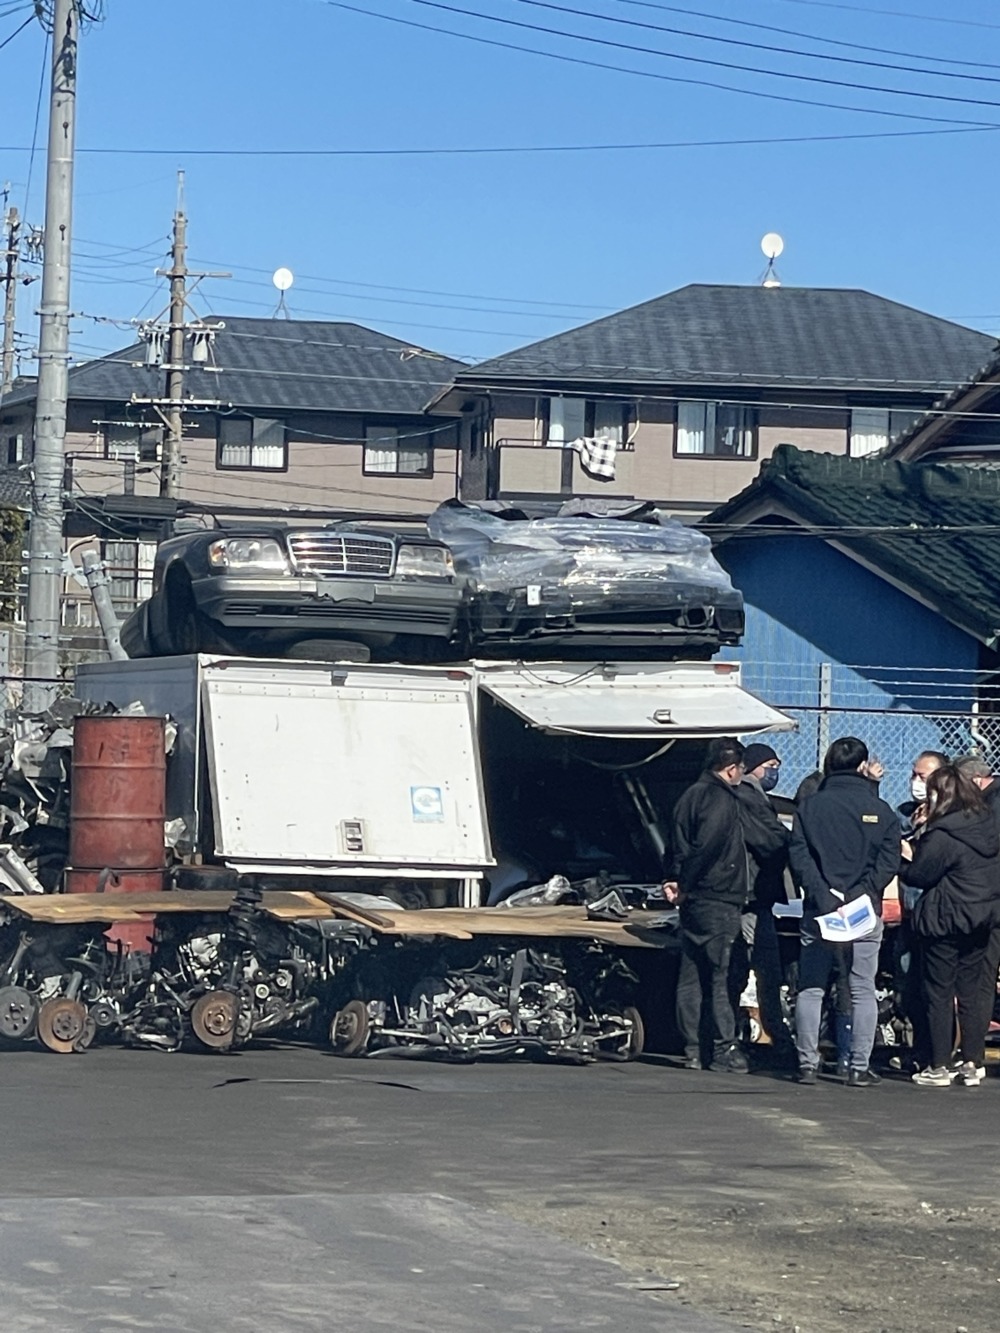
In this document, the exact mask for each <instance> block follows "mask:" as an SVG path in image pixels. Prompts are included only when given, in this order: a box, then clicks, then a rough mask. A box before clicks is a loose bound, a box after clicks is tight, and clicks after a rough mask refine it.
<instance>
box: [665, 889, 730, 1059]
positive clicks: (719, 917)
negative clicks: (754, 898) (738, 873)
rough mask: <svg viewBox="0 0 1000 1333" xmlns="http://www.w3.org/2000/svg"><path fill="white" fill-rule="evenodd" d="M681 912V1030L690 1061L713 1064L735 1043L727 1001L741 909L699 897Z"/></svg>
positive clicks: (689, 900) (679, 1008)
mask: <svg viewBox="0 0 1000 1333" xmlns="http://www.w3.org/2000/svg"><path fill="white" fill-rule="evenodd" d="M680 912H681V949H682V954H681V970H680V976H679V978H678V981H677V1026H678V1027H679V1028H680V1030H681V1036H682V1037H683V1038H684V1054H685V1055H686V1056H687V1058H688V1059H689V1060H690V1059H695V1058H697V1059H701V1060H702V1061H703V1063H711V1061H712V1060H714V1059H717V1058H718V1057H719V1056H721V1055H723V1054H725V1052H726V1051H727V1050H728V1049H729V1048H730V1047H731V1046H732V1045H733V1043H734V1042H735V1041H736V1016H735V1014H734V1012H733V1005H732V1002H731V1000H730V998H729V958H730V954H731V953H732V949H733V942H734V940H735V939H736V936H737V935H738V934H739V931H740V909H739V908H738V907H736V906H734V905H732V904H730V903H720V902H714V901H711V900H708V901H705V900H699V899H697V898H695V899H687V900H686V901H684V902H682V903H681V909H680ZM703 1039H704V1040H703ZM706 1056H707V1057H708V1059H707V1060H706V1058H705V1057H706Z"/></svg>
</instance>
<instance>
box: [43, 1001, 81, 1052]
mask: <svg viewBox="0 0 1000 1333" xmlns="http://www.w3.org/2000/svg"><path fill="white" fill-rule="evenodd" d="M87 1017H88V1015H87V1011H86V1009H85V1008H84V1007H83V1005H82V1004H81V1003H80V1001H79V1000H69V999H66V997H65V996H62V997H60V998H57V999H53V1000H46V1001H45V1003H44V1004H43V1005H42V1006H41V1007H40V1008H39V1010H38V1020H37V1028H38V1040H39V1041H40V1042H41V1043H42V1045H43V1046H46V1047H48V1049H49V1050H50V1051H55V1052H56V1054H57V1055H70V1054H72V1052H73V1051H74V1050H75V1049H77V1043H78V1042H81V1040H83V1039H85V1036H86V1032H87ZM91 1039H93V1034H91ZM87 1045H89V1042H88V1043H87ZM81 1049H85V1047H81Z"/></svg>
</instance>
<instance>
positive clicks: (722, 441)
mask: <svg viewBox="0 0 1000 1333" xmlns="http://www.w3.org/2000/svg"><path fill="white" fill-rule="evenodd" d="M756 418H757V414H756V413H755V412H754V410H753V408H751V407H744V406H742V404H740V403H704V402H682V403H678V404H677V442H676V446H675V449H674V452H675V453H676V454H677V455H678V456H679V457H685V458H686V457H701V458H755V457H756V456H757V419H756Z"/></svg>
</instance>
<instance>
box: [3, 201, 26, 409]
mask: <svg viewBox="0 0 1000 1333" xmlns="http://www.w3.org/2000/svg"><path fill="white" fill-rule="evenodd" d="M4 221H5V225H6V228H7V254H6V260H7V262H6V264H5V265H4V275H3V285H4V302H3V376H2V378H0V400H2V399H3V398H4V397H5V396H6V395H7V394H8V393H10V391H11V389H12V388H13V387H14V321H15V317H16V314H17V265H18V260H19V259H20V257H21V219H20V217H19V216H18V212H17V209H16V208H14V207H13V206H11V207H10V208H8V209H7V216H6V218H5V220H4Z"/></svg>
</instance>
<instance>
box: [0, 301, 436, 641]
mask: <svg viewBox="0 0 1000 1333" xmlns="http://www.w3.org/2000/svg"><path fill="white" fill-rule="evenodd" d="M187 350H188V358H187V359H188V361H189V363H190V364H191V365H192V366H193V367H194V368H193V369H191V370H189V371H188V373H187V374H186V375H185V382H184V392H185V400H186V403H185V413H184V418H185V426H184V442H183V457H182V467H181V486H180V496H179V499H178V500H176V501H175V500H167V499H164V498H162V497H161V496H160V466H161V464H160V458H161V450H162V443H163V433H164V431H163V423H162V420H161V418H160V417H159V416H158V414H157V411H156V408H155V406H154V405H153V403H152V402H151V401H150V400H151V399H157V398H158V399H161V400H162V398H163V393H164V371H163V368H162V361H163V355H162V351H163V349H162V348H159V349H158V348H157V347H156V346H155V345H154V344H152V343H147V342H138V343H134V344H132V345H131V346H129V347H126V348H123V349H122V350H121V351H117V352H113V353H111V354H110V355H109V356H104V357H101V358H99V359H97V360H94V361H88V362H85V363H83V364H81V365H78V366H75V367H73V368H72V369H71V370H70V373H69V406H68V414H67V433H66V484H65V490H66V499H67V510H68V513H67V526H66V533H67V540H68V543H69V545H70V548H71V550H72V551H73V552H74V553H75V554H76V558H77V562H78V554H79V550H80V549H81V548H83V547H85V546H87V545H95V544H99V545H100V547H101V549H102V552H103V555H104V558H105V560H106V563H107V564H108V566H109V568H110V572H111V575H112V580H113V588H112V591H113V595H114V598H115V601H116V603H117V605H118V608H119V610H120V611H121V612H125V611H128V610H130V609H131V608H132V606H134V605H135V603H136V602H137V601H141V600H142V599H143V598H144V597H145V596H147V595H148V592H149V573H150V570H151V567H152V558H153V552H154V550H155V545H156V541H157V539H159V538H161V537H162V536H163V535H164V534H165V532H166V531H167V530H168V527H169V524H170V523H171V522H172V521H173V519H174V518H175V517H176V516H177V515H178V514H189V515H190V514H199V513H201V514H214V515H227V516H234V515H236V516H238V515H240V514H252V513H259V512H262V511H270V512H274V511H276V510H277V511H280V512H281V513H295V514H314V515H317V516H322V515H324V514H327V515H329V514H331V513H333V512H338V513H339V512H343V511H364V512H376V513H386V514H390V513H391V514H408V515H422V514H427V513H429V512H430V510H431V509H433V508H434V507H435V506H436V505H437V504H439V503H440V502H441V501H442V500H444V499H447V498H449V497H451V496H454V495H455V494H456V493H457V487H458V462H459V453H458V440H459V431H460V423H459V422H457V421H456V420H455V418H454V417H449V416H435V415H427V413H426V412H425V408H426V406H427V404H428V403H429V402H430V400H431V399H432V398H433V397H435V396H436V395H437V394H438V393H440V391H441V389H442V388H443V387H445V386H446V385H448V384H450V383H451V381H452V379H453V378H454V376H455V374H456V373H457V372H458V371H459V370H461V369H462V365H461V363H459V362H456V361H453V360H451V359H450V358H448V357H445V356H441V355H440V354H438V353H436V352H429V351H427V350H426V349H425V348H421V347H415V346H413V345H412V344H409V343H405V342H401V341H400V340H399V339H397V338H391V337H389V336H388V335H386V334H383V333H378V332H376V331H375V330H373V329H367V328H363V327H361V326H360V325H357V324H344V323H330V322H320V321H311V320H271V319H246V318H243V317H242V316H241V317H228V316H226V317H224V318H220V319H218V320H216V319H214V318H213V319H206V320H205V321H204V325H203V328H202V329H201V330H199V331H196V332H194V333H189V335H188V349H187ZM34 411H35V385H34V383H33V382H29V383H22V384H20V385H18V386H17V387H16V388H15V389H14V390H13V392H11V393H10V394H9V395H7V396H6V397H5V399H4V400H3V404H2V409H0V481H2V479H3V478H4V477H5V476H11V477H16V478H18V479H23V478H25V477H26V474H27V469H28V468H30V463H31V440H32V427H33V420H34ZM90 617H91V608H90V603H89V594H88V593H87V591H86V589H85V588H80V587H79V586H78V585H77V584H76V582H75V581H73V580H69V581H68V582H67V586H66V595H65V598H64V622H65V623H66V624H67V625H75V624H91V623H92V621H91V618H90Z"/></svg>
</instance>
